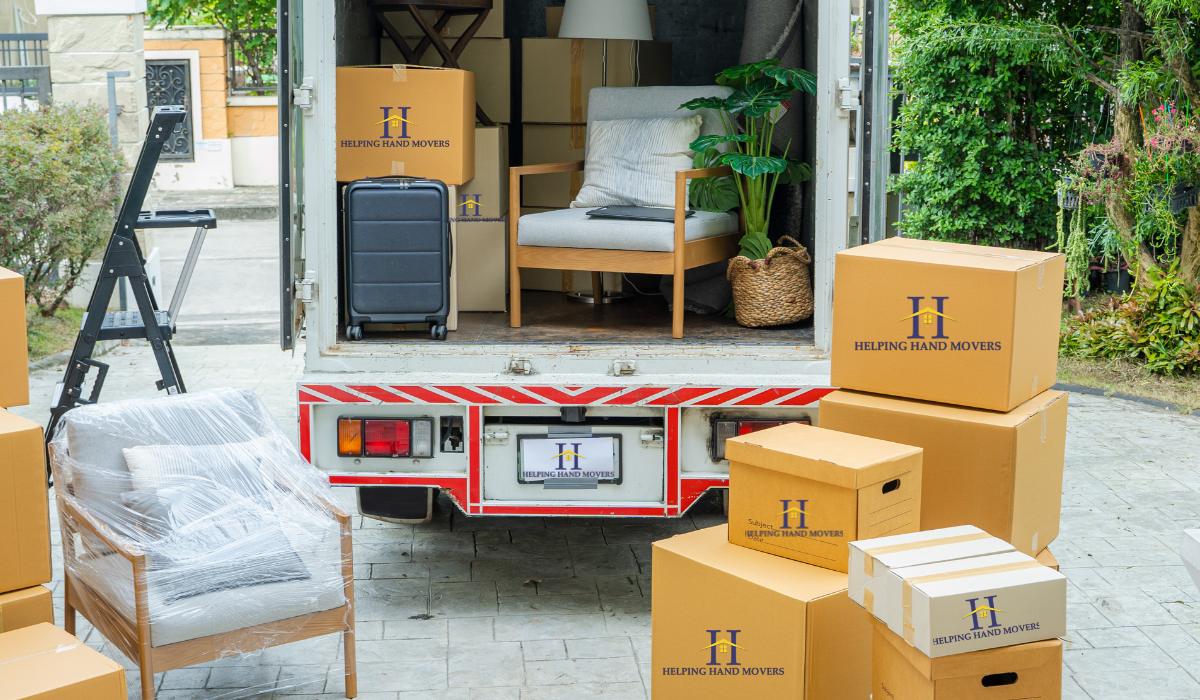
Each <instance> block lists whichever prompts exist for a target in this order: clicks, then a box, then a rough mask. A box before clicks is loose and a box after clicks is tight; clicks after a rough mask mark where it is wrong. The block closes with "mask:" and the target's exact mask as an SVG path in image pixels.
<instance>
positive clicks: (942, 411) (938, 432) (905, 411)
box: [821, 390, 1068, 556]
mask: <svg viewBox="0 0 1200 700" xmlns="http://www.w3.org/2000/svg"><path fill="white" fill-rule="evenodd" d="M1067 396H1068V395H1067V394H1065V393H1063V392H1061V391H1044V392H1042V393H1041V394H1038V395H1037V396H1035V397H1033V398H1032V399H1030V400H1028V401H1026V402H1025V403H1023V404H1021V405H1020V406H1017V407H1016V408H1014V409H1013V410H1011V411H1009V412H1007V413H997V412H995V411H983V410H980V409H974V408H962V407H959V406H947V405H945V404H935V403H929V402H925V401H914V400H911V399H898V398H893V397H890V396H879V395H876V394H864V393H861V392H854V391H845V390H842V391H835V392H833V393H832V394H829V395H828V396H826V397H824V398H823V399H821V427H824V428H829V429H831V430H840V431H842V432H846V433H855V434H856V435H866V436H868V437H873V438H877V439H879V440H891V441H893V442H903V443H905V444H908V445H915V446H917V447H920V448H921V449H923V450H924V455H923V458H922V461H921V529H922V530H936V529H939V528H944V527H953V526H955V525H974V526H976V527H979V528H982V529H983V530H986V531H987V532H988V534H991V535H993V536H995V537H999V538H1000V539H1002V540H1007V541H1008V542H1010V543H1011V544H1012V545H1013V546H1014V547H1016V548H1017V549H1018V550H1020V551H1022V552H1024V553H1025V554H1028V555H1030V556H1034V555H1036V554H1037V553H1038V552H1040V551H1041V550H1042V549H1043V548H1044V547H1045V546H1046V545H1048V544H1050V543H1051V542H1052V541H1054V538H1055V537H1057V536H1058V524H1059V513H1060V510H1061V506H1062V482H1063V459H1064V457H1065V453H1066V443H1067Z"/></svg>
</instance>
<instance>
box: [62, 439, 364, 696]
mask: <svg viewBox="0 0 1200 700" xmlns="http://www.w3.org/2000/svg"><path fill="white" fill-rule="evenodd" d="M48 447H49V450H50V459H51V461H52V462H53V461H54V460H56V459H57V456H56V454H55V450H54V446H53V445H49V446H48ZM56 491H57V493H56V495H55V500H56V502H57V505H58V512H59V520H60V529H61V530H62V533H63V538H62V546H63V563H64V566H63V569H64V572H65V573H64V580H65V583H66V591H65V601H64V603H65V604H64V612H65V614H64V620H63V622H64V627H65V628H66V630H67V632H69V633H70V634H75V612H76V611H79V613H80V614H82V615H83V616H84V618H85V619H87V621H88V622H90V623H91V624H92V626H93V627H95V628H96V629H97V630H99V631H100V633H101V634H103V635H104V637H105V639H107V640H108V641H109V642H112V644H113V645H114V646H116V647H117V648H118V649H120V650H121V651H122V652H123V653H124V654H125V656H127V657H129V659H130V660H131V661H133V662H134V663H136V664H137V665H138V668H139V670H140V672H141V678H142V698H143V700H154V674H155V673H161V672H163V671H170V670H172V669H176V668H183V667H185V666H192V665H194V664H199V663H204V662H205V661H212V660H214V659H217V658H220V657H221V654H222V651H223V650H227V649H237V648H239V646H241V645H243V644H245V643H250V644H252V645H258V644H260V643H261V640H262V639H263V638H264V637H269V638H270V639H271V643H270V645H269V646H279V645H280V644H287V643H288V642H298V641H300V640H302V639H309V638H311V637H319V636H321V635H325V634H332V633H334V632H345V636H344V638H343V642H344V644H345V654H346V697H348V698H353V697H355V696H357V695H358V675H357V672H356V664H355V655H354V563H353V550H352V526H351V520H350V515H349V514H348V513H346V512H345V511H344V510H342V509H341V508H340V507H338V506H337V505H336V504H334V503H332V502H330V501H328V500H325V499H319V500H315V501H314V499H312V498H309V497H308V495H307V494H303V495H302V497H304V498H306V499H308V500H310V501H314V505H317V506H319V507H321V508H324V509H327V510H329V511H330V512H331V513H333V514H334V516H335V517H336V518H337V521H338V524H339V525H340V526H341V544H342V581H343V586H344V590H345V596H346V603H345V605H342V606H341V607H338V608H334V609H332V610H324V611H321V612H316V613H311V614H308V615H298V616H296V617H292V618H288V619H285V620H278V621H275V622H267V623H264V624H261V625H255V626H253V627H246V628H244V629H240V630H233V631H231V632H223V633H221V634H214V635H211V636H208V637H199V638H196V639H189V640H187V641H183V642H176V643H174V644H165V645H163V646H158V647H155V646H152V645H151V640H150V603H149V600H148V597H147V592H146V576H145V572H146V568H147V562H146V554H145V552H142V551H141V550H140V549H138V548H137V547H136V546H135V544H134V543H133V542H131V541H130V540H128V539H125V538H123V537H121V536H120V535H118V534H117V533H116V532H113V530H112V529H111V528H109V527H108V526H107V525H105V524H104V523H103V522H101V521H100V520H99V519H97V518H96V516H94V515H92V514H91V513H90V512H88V510H87V507H86V506H85V505H84V504H83V503H82V502H81V501H80V500H79V499H77V498H75V497H74V496H72V495H69V494H67V493H66V492H65V489H57V490H56ZM68 519H70V520H71V521H72V522H74V523H75V525H76V526H77V527H78V528H79V529H80V530H83V531H86V532H87V533H88V534H90V535H92V536H93V537H95V538H96V539H97V540H99V541H100V542H102V543H103V544H104V545H105V546H107V547H109V548H110V549H112V550H113V551H114V552H116V553H117V554H118V555H120V556H121V557H123V558H124V559H126V560H127V561H128V562H129V563H130V564H131V565H132V566H133V589H134V604H135V608H136V611H137V613H136V614H137V619H135V620H129V619H128V618H126V617H125V616H124V615H123V614H122V613H121V612H119V611H118V610H117V608H116V607H114V606H113V605H112V604H111V603H109V602H108V601H107V600H105V598H104V596H103V595H102V594H101V593H99V592H98V591H96V590H95V589H93V588H92V587H91V586H88V585H87V584H86V583H84V582H82V581H80V580H79V579H78V578H76V577H75V576H74V575H73V574H72V573H71V563H72V562H73V561H75V560H76V552H75V542H74V537H73V536H72V535H71V533H72V529H71V528H70V527H69V526H68Z"/></svg>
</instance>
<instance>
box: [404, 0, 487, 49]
mask: <svg viewBox="0 0 1200 700" xmlns="http://www.w3.org/2000/svg"><path fill="white" fill-rule="evenodd" d="M422 14H423V15H424V16H425V19H426V21H428V22H429V24H430V25H433V24H436V23H437V20H438V19H439V18H440V17H441V16H442V12H441V11H440V10H422ZM383 16H384V17H385V18H387V19H388V20H389V21H390V22H391V23H392V25H393V26H394V27H395V28H396V30H397V31H398V32H400V35H401V36H423V33H422V31H421V27H420V25H418V24H417V22H416V20H414V19H413V18H412V15H411V14H409V12H408V11H407V10H401V11H397V12H385V13H383ZM474 21H475V15H458V16H456V17H451V18H450V21H449V22H448V23H447V24H446V26H445V28H444V29H442V32H441V36H442V37H443V38H458V37H460V36H462V35H463V32H465V31H466V30H467V28H468V27H470V26H471V23H472V22H474ZM502 36H504V0H492V10H491V11H490V12H488V16H487V17H486V18H485V19H484V20H483V24H481V25H479V30H478V31H476V32H475V38H474V39H472V41H476V40H478V39H479V37H489V38H491V37H502ZM446 43H447V44H448V45H450V46H451V47H453V46H454V42H453V41H448V42H446Z"/></svg>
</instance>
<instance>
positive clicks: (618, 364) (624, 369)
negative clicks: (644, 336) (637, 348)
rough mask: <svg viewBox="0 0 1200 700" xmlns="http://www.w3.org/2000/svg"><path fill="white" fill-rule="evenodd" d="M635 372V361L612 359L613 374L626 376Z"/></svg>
mask: <svg viewBox="0 0 1200 700" xmlns="http://www.w3.org/2000/svg"><path fill="white" fill-rule="evenodd" d="M636 373H637V363H636V362H634V361H633V360H614V361H613V376H614V377H628V376H630V375H632V374H636Z"/></svg>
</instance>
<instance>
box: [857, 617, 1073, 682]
mask: <svg viewBox="0 0 1200 700" xmlns="http://www.w3.org/2000/svg"><path fill="white" fill-rule="evenodd" d="M872 623H873V632H872V635H873V638H872V644H871V647H872V649H871V656H872V663H871V681H872V682H871V693H872V695H873V697H875V698H877V699H881V698H886V699H887V700H1025V699H1029V698H1037V699H1038V700H1060V699H1061V698H1062V641H1060V640H1058V639H1052V640H1048V641H1043V642H1031V643H1028V644H1018V645H1015V646H1008V647H1000V648H998V649H988V650H987V651H973V652H968V653H966V654H955V655H953V656H942V657H939V658H936V659H931V658H929V657H928V656H926V655H924V654H922V653H921V652H919V651H917V650H916V649H914V648H913V647H911V646H909V645H908V644H906V643H905V642H904V640H903V639H901V638H900V637H898V636H897V635H896V634H895V633H894V632H892V631H891V630H889V629H888V628H887V627H884V626H883V625H882V624H880V623H879V622H878V621H875V620H872Z"/></svg>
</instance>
